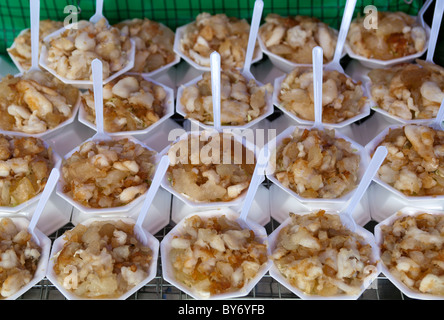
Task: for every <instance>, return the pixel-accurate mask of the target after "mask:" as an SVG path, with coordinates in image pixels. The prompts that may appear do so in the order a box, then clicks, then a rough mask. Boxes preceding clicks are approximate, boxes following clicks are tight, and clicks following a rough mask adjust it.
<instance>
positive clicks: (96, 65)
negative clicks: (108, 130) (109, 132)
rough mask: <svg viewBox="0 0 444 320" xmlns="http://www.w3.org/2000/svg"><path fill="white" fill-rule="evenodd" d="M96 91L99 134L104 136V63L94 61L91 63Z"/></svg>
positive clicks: (95, 104)
mask: <svg viewBox="0 0 444 320" xmlns="http://www.w3.org/2000/svg"><path fill="white" fill-rule="evenodd" d="M91 67H92V76H93V90H94V109H95V112H96V127H97V134H99V135H104V134H105V131H104V128H103V72H102V61H100V60H99V59H94V60H93V62H92V63H91Z"/></svg>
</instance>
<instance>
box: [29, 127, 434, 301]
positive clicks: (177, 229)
mask: <svg viewBox="0 0 444 320" xmlns="http://www.w3.org/2000/svg"><path fill="white" fill-rule="evenodd" d="M294 129H295V127H291V128H289V129H288V131H284V132H283V133H282V134H281V135H280V136H279V137H277V141H279V140H280V139H282V138H283V137H285V136H287V135H288V134H289V133H291V132H293V130H294ZM182 138H184V137H182ZM369 145H370V144H369ZM250 147H251V146H250ZM356 147H358V146H356ZM359 152H360V153H361V154H362V155H364V152H363V149H362V148H361V149H359ZM67 156H69V154H68V155H66V156H65V157H67ZM363 158H365V157H363ZM57 163H60V160H59V161H58V162H57ZM267 171H268V169H267ZM361 176H362V175H361ZM268 177H269V178H272V176H268ZM273 182H274V183H275V184H277V185H278V186H280V187H281V188H283V187H282V185H280V184H279V182H278V181H273ZM162 186H163V187H164V188H166V189H167V190H168V191H170V192H172V193H173V194H175V193H174V190H172V189H171V188H169V183H168V182H167V181H165V180H164V181H163V184H162ZM284 190H285V191H287V192H290V191H289V190H288V189H285V188H284ZM58 191H59V190H58ZM175 195H176V196H178V197H179V198H181V195H177V194H175ZM293 196H295V195H293ZM139 199H141V197H139ZM65 200H67V201H69V202H70V203H71V204H73V205H76V204H75V203H73V202H72V200H71V199H69V198H65ZM182 200H183V201H186V199H184V198H182ZM342 200H343V202H342V204H339V206H335V208H334V209H331V208H332V207H328V205H327V206H326V203H316V204H315V205H314V206H312V207H311V209H309V210H314V209H315V208H317V209H319V208H325V209H327V210H329V211H331V212H336V213H337V212H338V211H340V209H341V208H343V207H344V205H345V203H346V202H347V200H344V199H342ZM134 202H137V201H134ZM188 203H189V204H191V202H188ZM198 206H199V204H197V207H198ZM203 206H204V207H205V208H210V209H212V210H209V211H208V212H207V213H202V212H201V213H200V214H203V215H209V216H211V215H217V214H225V215H227V216H233V215H234V216H236V215H237V213H236V212H234V211H233V210H231V209H230V208H228V205H227V206H225V207H223V208H222V207H220V206H219V208H218V209H216V208H214V206H213V205H212V206H208V204H203ZM307 207H310V206H307ZM130 208H133V205H130V206H129V209H130ZM406 210H407V211H406V212H409V213H412V212H414V210H413V209H406ZM401 211H402V212H404V210H401ZM301 214H302V213H301ZM101 219H110V218H109V217H106V218H104V217H102V218H101ZM118 219H122V217H118ZM393 219H394V218H393V216H392V217H390V218H388V219H387V220H385V221H383V222H381V224H387V223H389V222H390V221H393ZM93 220H97V218H96V219H93ZM85 224H88V221H86V222H85ZM252 225H255V230H254V231H255V233H257V234H258V235H260V236H261V237H262V238H263V239H264V241H265V238H266V236H267V234H266V232H265V229H264V228H263V227H262V226H260V225H257V224H254V223H252ZM284 225H285V222H283V223H282V224H281V226H280V227H279V228H278V229H276V230H275V232H273V234H271V235H270V236H269V238H268V243H269V244H271V243H273V242H274V241H273V239H275V237H276V234H277V232H278V231H279V230H280V229H281V228H282V226H284ZM180 227H181V224H180V223H179V224H178V225H177V226H176V227H175V228H174V229H173V230H172V231H171V232H170V233H169V234H168V235H167V236H166V237H165V238H164V241H163V242H162V243H164V244H165V245H164V247H163V248H162V249H161V250H162V257H167V256H168V255H167V252H168V241H169V239H170V238H171V237H173V236H174V234H175V232H180ZM376 230H378V227H377V228H376ZM357 232H359V233H360V234H361V235H362V236H364V238H365V239H367V240H369V241H370V240H371V239H370V238H371V236H372V235H371V234H370V235H369V232H368V231H365V229H363V228H361V227H358V229H357ZM375 235H376V234H375ZM43 236H44V235H43ZM369 237H370V238H369ZM151 241H152V242H151V244H152V245H153V246H154V249H155V248H156V241H157V240H155V239H151ZM370 242H371V241H370ZM377 243H378V244H380V243H381V240H380V239H377ZM62 244H63V240H61V238H59V239H57V241H56V242H54V244H53V253H52V254H51V256H53V255H54V253H55V252H57V250H59V249H60V248H61V246H62ZM373 244H374V243H373ZM372 247H374V248H375V247H376V246H374V245H373V246H372ZM43 249H44V250H43V253H45V252H48V250H47V248H43ZM157 249H158V242H157ZM268 249H269V252H270V251H272V250H273V249H274V248H272V247H271V246H270V247H269V248H268ZM153 252H155V253H157V251H156V250H153ZM375 253H376V252H375ZM378 260H379V259H378ZM153 261H156V260H153ZM51 263H52V262H51V260H49V265H48V266H47V270H48V275H47V276H48V278H49V279H51V281H54V280H55V278H54V275H51V271H52V268H51V266H52V264H51ZM41 264H42V266H41V267H42V268H43V269H46V263H45V259H42V262H41ZM163 265H164V266H165V270H164V272H165V273H164V277H165V279H166V280H168V281H169V282H171V283H173V284H175V285H176V286H178V287H179V288H180V289H181V290H183V291H184V292H187V293H188V294H190V295H191V296H193V297H195V298H199V297H198V296H196V295H194V293H193V291H192V290H191V291H190V290H189V289H188V288H187V287H184V286H183V285H181V284H179V283H176V282H175V280H174V274H173V273H172V270H171V269H170V267H171V266H168V263H167V262H166V261H165V262H164V263H163ZM267 268H271V269H270V274H271V275H272V276H273V277H276V280H278V281H279V282H281V283H282V284H283V285H286V286H288V288H289V289H290V290H291V291H293V292H294V293H295V294H296V295H298V296H300V297H303V298H305V299H312V298H317V299H319V298H322V299H325V297H313V296H305V295H304V293H303V292H300V291H299V290H297V289H294V288H293V287H292V286H291V285H289V284H288V283H287V282H286V280H285V279H284V278H282V276H281V275H280V273H279V272H276V269H275V268H273V266H272V265H271V264H267ZM267 268H265V269H263V270H262V272H261V273H259V274H258V276H259V275H260V277H258V279H255V281H251V282H250V283H249V285H248V287H245V288H243V290H242V291H241V292H237V293H230V294H225V295H222V296H219V297H217V296H216V297H214V298H228V297H235V296H239V295H240V296H242V295H246V294H248V292H249V291H250V290H251V289H252V288H253V287H254V285H255V284H256V283H257V282H258V281H259V280H260V278H261V277H262V276H263V275H264V274H265V273H266V272H267V271H268V269H267ZM39 270H40V266H39ZM273 270H274V271H273ZM155 274H156V272H155V271H151V272H150V278H149V279H148V278H147V279H145V281H144V283H147V282H149V281H151V280H152V279H153V278H154V276H153V275H155ZM41 275H42V272H41V270H40V271H39V272H37V273H36V277H37V276H38V277H41ZM387 276H388V277H389V278H390V279H392V277H391V276H390V275H387ZM33 283H34V284H35V283H36V282H33ZM394 283H395V285H397V286H398V287H399V288H400V290H401V291H403V292H404V293H406V294H407V295H408V296H411V297H419V298H421V299H426V298H428V296H427V295H416V294H415V292H411V290H410V291H408V290H405V288H404V287H405V285H404V287H403V285H402V284H399V285H398V283H396V280H394ZM55 285H56V286H58V284H57V283H55ZM368 285H370V282H368V283H366V285H364V286H363V291H364V290H365V289H366V288H367V287H368ZM140 287H141V286H137V287H136V288H133V290H131V291H130V292H128V294H125V295H124V296H122V297H121V298H127V297H129V295H131V294H132V293H134V292H135V291H137V290H138V289H139V288H140ZM26 288H27V289H29V288H30V286H29V285H28V286H27V287H26ZM58 288H59V290H61V291H62V293H63V294H64V295H65V296H66V297H67V298H68V299H77V298H78V297H75V296H73V295H72V293H70V292H67V291H66V290H65V289H64V288H62V287H59V286H58ZM22 293H23V292H21V294H22ZM361 293H362V292H361ZM357 297H358V296H356V297H349V296H345V297H335V298H336V299H337V298H357Z"/></svg>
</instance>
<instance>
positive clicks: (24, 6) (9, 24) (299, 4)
mask: <svg viewBox="0 0 444 320" xmlns="http://www.w3.org/2000/svg"><path fill="white" fill-rule="evenodd" d="M368 4H373V5H375V6H376V7H377V8H378V9H379V10H390V11H396V10H400V11H404V12H407V13H409V14H412V15H414V14H416V13H417V12H418V9H419V8H420V7H421V6H422V0H411V1H403V0H397V1H375V0H373V1H365V0H364V1H361V0H358V2H357V5H356V11H355V15H356V14H358V13H359V12H362V11H363V8H364V7H365V6H366V5H368ZM67 5H74V6H77V7H79V8H80V14H79V19H89V18H90V17H91V16H92V15H93V14H94V13H95V0H74V1H72V0H71V1H68V0H40V6H41V13H40V15H41V19H53V20H60V21H63V20H64V19H65V18H66V17H67V16H68V13H64V8H65V6H67ZM253 5H254V0H223V1H221V0H145V1H143V0H105V1H104V6H103V12H104V15H105V16H106V18H107V19H108V20H109V21H110V23H111V24H114V23H117V22H119V21H121V20H124V19H128V18H142V17H147V18H149V19H152V20H155V21H159V22H162V23H164V24H166V25H167V26H169V27H170V28H171V29H173V30H174V29H175V28H177V27H179V26H181V25H184V24H186V23H188V22H190V21H193V20H194V18H195V17H196V15H197V14H199V13H201V12H203V11H205V12H209V13H213V14H214V13H219V12H224V13H225V14H227V15H228V16H235V17H239V18H247V19H250V18H251V14H252V11H253ZM344 6H345V0H317V1H307V0H305V1H303V0H300V1H299V0H296V1H295V0H291V1H290V0H264V12H263V17H265V16H266V15H267V14H268V13H271V12H275V13H278V14H281V15H296V14H301V15H309V16H315V17H318V18H319V19H321V20H322V21H324V22H326V23H328V24H330V25H331V26H333V27H335V28H338V27H339V25H340V22H341V18H342V12H343V10H344ZM29 22H30V21H29V0H0V28H1V29H0V41H1V42H0V53H5V51H6V48H8V47H9V46H10V45H11V44H12V42H13V41H14V38H15V37H16V36H17V35H18V33H19V32H20V31H21V30H22V29H24V28H28V27H29Z"/></svg>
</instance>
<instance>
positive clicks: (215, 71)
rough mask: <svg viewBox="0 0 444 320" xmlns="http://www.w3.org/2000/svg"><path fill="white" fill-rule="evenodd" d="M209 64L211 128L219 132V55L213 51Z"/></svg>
mask: <svg viewBox="0 0 444 320" xmlns="http://www.w3.org/2000/svg"><path fill="white" fill-rule="evenodd" d="M210 62H211V97H212V102H213V127H214V129H215V130H216V131H217V132H221V117H220V112H221V111H220V55H219V53H218V52H217V51H214V52H212V53H211V55H210Z"/></svg>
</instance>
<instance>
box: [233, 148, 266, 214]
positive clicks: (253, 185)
mask: <svg viewBox="0 0 444 320" xmlns="http://www.w3.org/2000/svg"><path fill="white" fill-rule="evenodd" d="M268 152H269V151H268V147H267V146H265V147H264V148H262V150H261V152H260V153H259V157H258V159H257V162H256V166H255V168H254V171H253V176H252V177H251V181H250V186H249V187H248V191H247V196H246V198H245V201H244V204H243V205H242V210H241V214H240V217H239V218H240V219H241V220H242V221H246V220H247V215H248V213H249V212H250V208H251V205H252V204H253V200H254V197H255V195H256V191H257V188H258V187H259V185H260V183H261V182H262V179H263V177H264V173H265V168H266V166H267V160H268Z"/></svg>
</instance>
